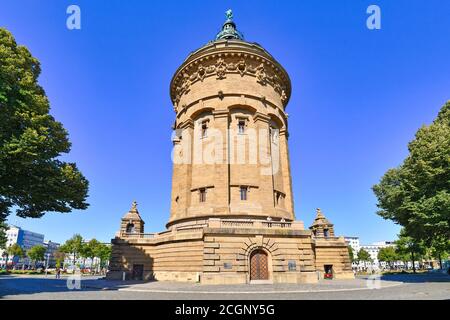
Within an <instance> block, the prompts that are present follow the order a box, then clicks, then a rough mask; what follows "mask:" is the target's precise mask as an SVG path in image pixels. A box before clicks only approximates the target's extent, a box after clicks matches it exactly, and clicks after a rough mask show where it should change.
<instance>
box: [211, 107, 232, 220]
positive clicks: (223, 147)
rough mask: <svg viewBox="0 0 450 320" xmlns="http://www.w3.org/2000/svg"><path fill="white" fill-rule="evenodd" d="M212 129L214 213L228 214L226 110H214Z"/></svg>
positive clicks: (227, 114) (227, 116)
mask: <svg viewBox="0 0 450 320" xmlns="http://www.w3.org/2000/svg"><path fill="white" fill-rule="evenodd" d="M213 116H214V129H215V130H216V132H217V135H218V136H217V137H216V139H215V143H216V147H215V150H216V163H215V165H214V175H213V176H212V177H211V179H212V180H211V182H212V183H213V184H214V196H215V197H214V199H215V201H214V213H215V214H228V213H229V212H230V211H229V204H230V183H229V182H230V172H229V161H228V145H229V143H228V121H229V119H228V118H229V111H228V109H221V110H214V111H213Z"/></svg>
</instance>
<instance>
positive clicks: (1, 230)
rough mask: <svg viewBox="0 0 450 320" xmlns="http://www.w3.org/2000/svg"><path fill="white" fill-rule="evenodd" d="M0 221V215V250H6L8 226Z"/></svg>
mask: <svg viewBox="0 0 450 320" xmlns="http://www.w3.org/2000/svg"><path fill="white" fill-rule="evenodd" d="M0 210H1V209H0ZM1 219H2V218H1V213H0V249H6V242H7V241H8V238H7V237H6V231H7V230H8V226H7V224H6V223H5V222H3V221H2V220H1Z"/></svg>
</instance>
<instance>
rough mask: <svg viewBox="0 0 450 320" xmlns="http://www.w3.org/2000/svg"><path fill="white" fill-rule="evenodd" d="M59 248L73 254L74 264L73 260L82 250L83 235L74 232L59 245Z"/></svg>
mask: <svg viewBox="0 0 450 320" xmlns="http://www.w3.org/2000/svg"><path fill="white" fill-rule="evenodd" d="M59 250H60V251H61V252H64V253H68V254H73V262H74V264H75V261H76V260H77V258H78V257H79V256H80V255H81V254H82V252H83V237H82V236H81V235H79V234H75V235H74V236H73V237H72V238H70V239H69V240H67V241H66V242H65V243H64V244H63V245H62V246H61V247H59Z"/></svg>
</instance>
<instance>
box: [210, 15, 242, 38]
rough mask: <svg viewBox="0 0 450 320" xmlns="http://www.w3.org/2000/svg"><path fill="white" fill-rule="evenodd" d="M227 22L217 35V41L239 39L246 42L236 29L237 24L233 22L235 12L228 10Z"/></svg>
mask: <svg viewBox="0 0 450 320" xmlns="http://www.w3.org/2000/svg"><path fill="white" fill-rule="evenodd" d="M225 15H226V17H227V20H226V21H225V23H224V24H223V26H222V30H221V31H220V32H219V33H218V34H217V35H216V40H221V39H238V40H244V36H243V34H242V33H241V32H239V31H238V30H237V29H236V24H235V23H234V21H233V11H231V9H230V10H228V11H227V12H225Z"/></svg>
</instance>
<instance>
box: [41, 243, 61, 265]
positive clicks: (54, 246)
mask: <svg viewBox="0 0 450 320" xmlns="http://www.w3.org/2000/svg"><path fill="white" fill-rule="evenodd" d="M59 246H60V244H59V243H56V242H53V241H50V240H48V241H45V242H44V247H45V248H46V249H47V250H46V251H45V259H46V261H47V256H48V266H49V267H50V268H54V267H55V266H56V259H55V256H54V253H55V251H57V250H58V248H59Z"/></svg>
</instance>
